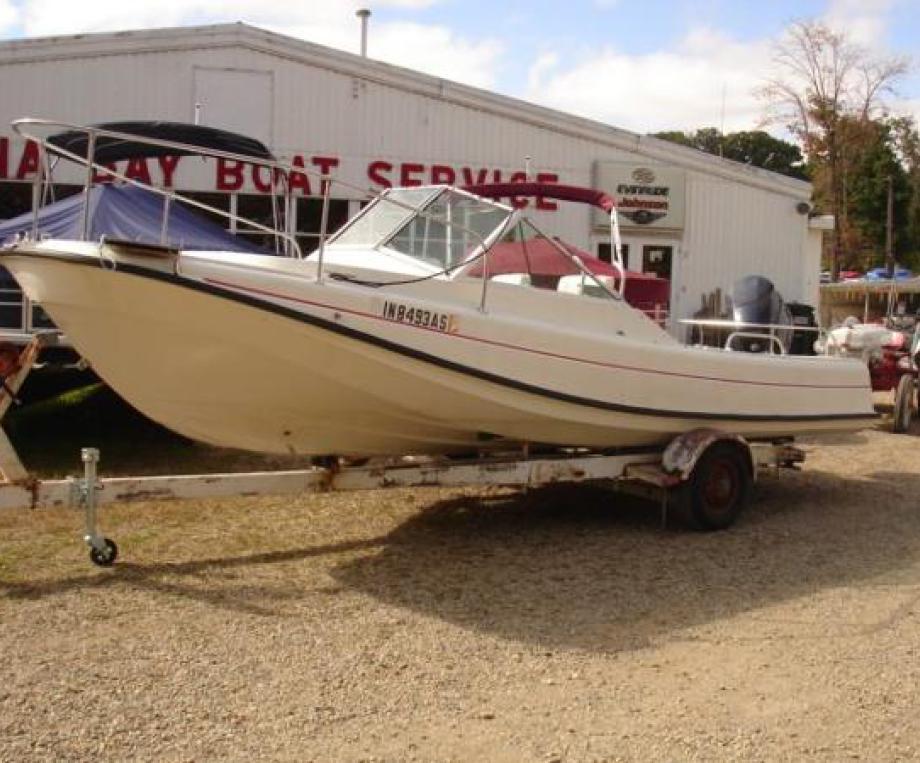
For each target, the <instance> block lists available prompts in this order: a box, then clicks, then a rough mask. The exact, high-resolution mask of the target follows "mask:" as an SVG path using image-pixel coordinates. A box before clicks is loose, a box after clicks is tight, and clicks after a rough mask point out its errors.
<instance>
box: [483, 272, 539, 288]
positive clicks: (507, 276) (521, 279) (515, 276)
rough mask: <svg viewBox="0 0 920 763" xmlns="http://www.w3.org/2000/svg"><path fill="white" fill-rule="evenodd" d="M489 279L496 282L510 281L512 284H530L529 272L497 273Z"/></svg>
mask: <svg viewBox="0 0 920 763" xmlns="http://www.w3.org/2000/svg"><path fill="white" fill-rule="evenodd" d="M489 280H490V281H496V282H498V283H510V284H511V285H512V286H530V285H531V282H530V273H498V274H497V275H494V276H492V277H491V278H490V279H489Z"/></svg>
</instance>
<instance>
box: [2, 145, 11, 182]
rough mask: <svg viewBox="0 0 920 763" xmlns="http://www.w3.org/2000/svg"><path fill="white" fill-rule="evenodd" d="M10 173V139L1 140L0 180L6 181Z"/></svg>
mask: <svg viewBox="0 0 920 763" xmlns="http://www.w3.org/2000/svg"><path fill="white" fill-rule="evenodd" d="M9 172H10V139H9V138H0V178H2V179H3V180H6V179H7V177H9Z"/></svg>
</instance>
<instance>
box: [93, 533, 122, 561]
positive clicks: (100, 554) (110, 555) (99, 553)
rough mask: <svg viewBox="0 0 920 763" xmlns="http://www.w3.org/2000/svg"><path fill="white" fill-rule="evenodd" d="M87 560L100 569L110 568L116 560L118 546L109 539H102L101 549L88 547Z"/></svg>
mask: <svg viewBox="0 0 920 763" xmlns="http://www.w3.org/2000/svg"><path fill="white" fill-rule="evenodd" d="M89 558H90V560H91V561H92V563H93V564H96V565H99V566H100V567H111V566H112V565H113V564H115V560H116V559H117V558H118V546H117V545H116V544H115V541H113V540H112V539H111V538H103V539H102V546H101V548H97V547H96V546H90V548H89Z"/></svg>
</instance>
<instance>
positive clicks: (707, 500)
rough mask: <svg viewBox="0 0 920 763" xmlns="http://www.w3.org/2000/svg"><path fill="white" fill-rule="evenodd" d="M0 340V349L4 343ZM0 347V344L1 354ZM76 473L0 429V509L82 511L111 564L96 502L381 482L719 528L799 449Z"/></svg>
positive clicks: (16, 366) (37, 344)
mask: <svg viewBox="0 0 920 763" xmlns="http://www.w3.org/2000/svg"><path fill="white" fill-rule="evenodd" d="M55 341H56V337H55V335H54V332H43V333H40V334H37V335H36V336H35V338H34V339H33V340H32V342H31V343H30V344H29V345H27V346H26V347H25V349H23V350H22V352H21V354H20V356H19V358H18V360H17V361H16V362H15V363H10V364H9V365H8V367H7V368H6V373H0V385H2V389H0V417H2V416H3V415H4V414H5V413H6V411H7V410H8V409H9V407H10V405H12V404H14V403H15V402H16V394H17V392H18V390H19V389H20V387H21V385H22V383H23V382H24V381H25V378H26V376H27V375H28V373H29V371H30V370H31V369H32V368H33V367H34V365H35V362H36V360H37V359H38V356H39V354H40V352H41V349H42V348H43V347H45V346H48V345H49V344H53V343H54V342H55ZM0 349H2V348H0ZM0 356H2V353H0ZM80 459H81V461H82V464H83V476H82V477H79V478H78V477H69V478H67V479H58V480H41V479H36V478H35V477H33V476H31V475H29V473H28V471H27V470H26V469H25V467H24V466H23V465H22V463H21V461H20V460H19V458H18V456H17V454H16V452H15V450H14V448H13V447H12V445H11V444H10V442H9V440H8V439H7V437H6V435H5V433H4V432H3V430H2V428H0V471H2V473H3V480H2V481H0V509H5V508H26V507H27V508H57V507H60V508H74V509H80V510H82V511H83V513H84V517H85V533H84V536H83V539H84V541H85V542H86V543H87V545H88V546H89V548H90V559H91V560H92V561H93V563H95V564H97V565H100V566H104V567H105V566H109V565H111V564H113V563H114V562H115V559H116V558H117V556H118V547H117V545H116V544H115V542H114V541H112V540H111V539H109V538H106V537H105V536H104V535H103V534H102V533H101V532H100V531H99V527H98V518H97V509H98V507H99V506H101V505H104V504H111V503H128V502H137V501H151V500H156V501H162V500H170V499H200V498H215V497H231V496H240V495H243V496H258V495H285V494H302V493H319V492H331V491H346V490H370V489H380V488H387V487H430V486H440V487H464V486H475V487H487V486H492V487H514V488H519V489H524V490H526V489H531V488H537V487H543V486H546V485H551V484H563V483H569V484H571V483H581V482H591V483H596V484H604V485H606V486H609V487H611V488H612V489H614V490H619V491H620V492H625V493H630V494H633V495H638V496H640V497H643V498H647V499H652V500H656V501H657V502H658V504H659V506H660V510H661V522H662V526H666V525H667V521H668V517H669V513H670V512H671V511H672V510H676V511H677V512H678V513H679V515H680V518H681V520H682V521H684V522H685V523H686V524H688V525H689V526H691V527H693V528H695V529H699V530H721V529H724V528H727V527H729V526H730V525H731V524H733V523H734V521H735V519H736V518H737V517H738V515H739V514H740V512H741V511H742V510H743V509H744V507H745V506H746V504H747V502H748V500H749V498H750V493H751V489H752V487H753V483H754V482H755V480H756V479H757V477H758V475H759V473H760V472H762V471H764V470H770V471H774V472H776V473H778V472H779V470H780V469H783V468H791V469H795V468H797V467H798V465H799V464H801V463H802V462H803V461H804V460H805V453H804V451H802V450H801V449H800V448H798V447H796V446H795V445H793V444H792V442H791V441H788V440H780V441H770V442H749V441H747V440H745V439H744V438H742V437H740V436H738V435H734V434H730V433H726V432H721V431H718V430H714V429H695V430H692V431H690V432H686V433H684V434H681V435H678V436H677V437H675V438H674V439H673V440H672V441H671V442H670V443H669V444H668V445H667V447H665V448H663V449H662V448H660V447H656V448H626V449H615V450H605V451H593V450H589V449H584V448H560V449H554V450H546V451H539V452H531V450H530V449H529V448H528V447H526V446H525V447H523V448H522V449H520V450H517V451H513V452H503V453H492V454H490V455H486V456H483V457H478V458H447V457H431V456H415V457H413V456H407V457H403V458H381V459H371V460H369V461H367V462H365V463H360V464H358V463H349V462H348V461H346V460H342V459H330V460H328V462H327V463H326V464H325V465H322V466H319V465H317V466H312V467H310V468H308V469H299V470H291V471H270V472H245V473H225V474H188V475H166V476H155V477H108V478H100V477H99V463H100V452H99V450H98V449H96V448H83V449H82V450H81V452H80Z"/></svg>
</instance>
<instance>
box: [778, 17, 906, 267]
mask: <svg viewBox="0 0 920 763" xmlns="http://www.w3.org/2000/svg"><path fill="white" fill-rule="evenodd" d="M774 61H775V64H776V66H777V69H778V73H777V75H776V76H775V77H774V78H772V79H770V80H768V82H767V83H766V85H765V86H764V87H763V88H761V90H760V95H761V97H763V98H764V99H765V100H766V102H767V121H768V122H772V123H774V124H783V125H785V126H786V127H787V129H788V130H789V131H790V132H791V133H792V134H793V135H794V136H795V137H796V138H798V140H799V141H800V142H801V144H802V146H803V148H804V150H805V153H806V155H807V156H808V157H809V159H810V160H811V161H812V162H819V163H821V164H823V165H824V167H825V169H826V173H824V176H825V177H826V182H827V185H828V193H827V196H828V198H829V202H830V211H831V214H833V215H834V218H835V220H836V221H837V223H838V224H837V225H835V226H834V231H833V243H832V251H831V271H832V274H833V277H834V278H836V277H837V276H838V275H839V272H840V255H841V225H840V224H839V223H840V222H841V220H842V214H841V213H842V212H843V211H844V185H843V178H844V176H843V169H844V167H843V165H844V162H845V157H846V152H847V147H848V143H849V142H850V140H851V139H852V136H851V135H850V131H848V129H847V127H846V125H847V119H848V118H849V119H850V120H851V121H850V124H851V125H852V124H853V123H854V121H855V123H856V124H859V123H861V122H865V121H868V120H870V119H872V117H873V116H875V115H876V114H877V113H878V112H879V111H880V110H881V109H882V108H883V102H882V97H883V96H884V95H885V94H886V93H890V92H891V88H892V85H893V84H894V83H895V81H896V80H897V79H898V78H899V77H900V76H901V75H902V74H904V72H905V71H906V70H907V61H906V60H905V59H903V58H876V57H873V56H871V55H870V54H869V53H868V52H866V51H865V50H863V49H862V48H860V47H859V46H857V45H855V44H854V43H853V42H851V41H850V40H849V39H848V38H847V36H846V35H845V34H842V33H840V32H835V31H834V30H832V29H831V28H830V27H828V26H826V25H825V24H822V23H820V22H816V21H798V22H795V23H793V24H792V25H791V26H790V27H789V29H788V30H787V32H786V35H785V37H784V38H783V40H781V41H780V42H778V43H777V45H776V48H775V51H774Z"/></svg>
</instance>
